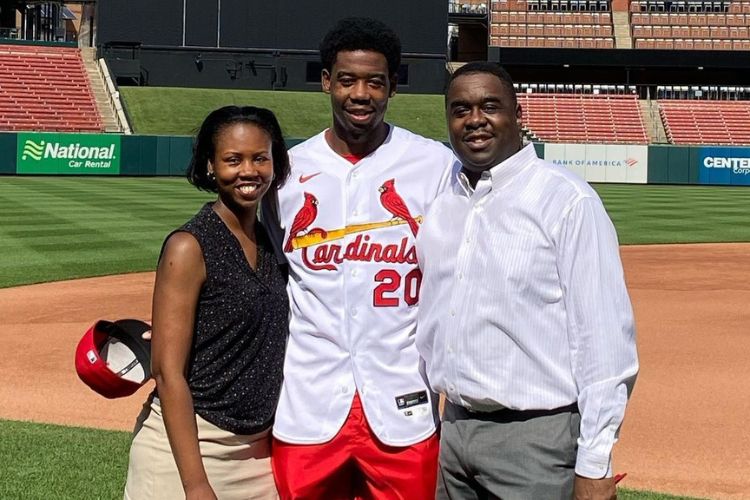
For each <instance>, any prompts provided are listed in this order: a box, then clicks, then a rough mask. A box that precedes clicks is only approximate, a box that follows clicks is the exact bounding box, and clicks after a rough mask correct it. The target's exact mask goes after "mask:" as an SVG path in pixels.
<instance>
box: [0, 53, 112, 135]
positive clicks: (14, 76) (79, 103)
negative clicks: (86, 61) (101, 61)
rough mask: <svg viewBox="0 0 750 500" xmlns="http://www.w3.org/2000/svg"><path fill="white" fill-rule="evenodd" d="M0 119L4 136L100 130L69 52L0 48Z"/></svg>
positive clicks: (77, 58)
mask: <svg viewBox="0 0 750 500" xmlns="http://www.w3.org/2000/svg"><path fill="white" fill-rule="evenodd" d="M19 110H20V111H19ZM0 117H2V121H0V129H3V130H14V131H17V130H41V131H66V132H68V131H70V132H76V131H80V132H101V131H102V130H103V127H102V122H101V117H100V115H99V111H98V109H97V106H96V102H95V100H94V98H93V94H92V92H91V87H90V85H89V81H88V76H87V75H86V70H85V68H84V66H83V60H82V59H81V55H80V52H79V51H78V49H76V48H73V47H51V46H35V45H0Z"/></svg>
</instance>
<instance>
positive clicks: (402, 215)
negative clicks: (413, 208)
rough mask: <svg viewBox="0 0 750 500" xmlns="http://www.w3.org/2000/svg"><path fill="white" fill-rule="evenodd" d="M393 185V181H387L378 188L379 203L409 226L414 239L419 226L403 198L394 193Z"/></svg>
mask: <svg viewBox="0 0 750 500" xmlns="http://www.w3.org/2000/svg"><path fill="white" fill-rule="evenodd" d="M393 183H394V179H389V180H387V181H385V182H384V183H383V185H382V186H380V187H379V188H378V191H380V203H381V205H383V208H385V209H386V210H388V211H389V212H390V213H391V214H393V216H394V217H398V218H399V219H403V220H405V221H406V223H407V224H409V228H410V229H411V232H412V233H414V237H416V236H417V231H419V224H417V221H415V220H414V217H412V216H411V213H409V209H408V208H407V206H406V203H404V200H403V198H401V196H400V195H399V194H398V193H397V192H396V188H395V186H394V185H393Z"/></svg>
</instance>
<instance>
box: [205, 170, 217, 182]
mask: <svg viewBox="0 0 750 500" xmlns="http://www.w3.org/2000/svg"><path fill="white" fill-rule="evenodd" d="M207 177H208V180H209V181H211V182H214V181H215V180H216V174H214V173H213V172H210V171H209V172H208V175H207Z"/></svg>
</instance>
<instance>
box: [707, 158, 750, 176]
mask: <svg viewBox="0 0 750 500" xmlns="http://www.w3.org/2000/svg"><path fill="white" fill-rule="evenodd" d="M703 166H704V167H706V168H728V169H731V170H732V172H734V173H735V174H744V175H747V174H750V158H726V157H721V156H706V157H705V158H704V159H703Z"/></svg>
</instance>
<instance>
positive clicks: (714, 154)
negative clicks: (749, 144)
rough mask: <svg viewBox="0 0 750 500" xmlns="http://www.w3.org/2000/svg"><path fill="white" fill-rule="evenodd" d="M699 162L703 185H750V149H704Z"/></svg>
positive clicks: (700, 179) (701, 151)
mask: <svg viewBox="0 0 750 500" xmlns="http://www.w3.org/2000/svg"><path fill="white" fill-rule="evenodd" d="M698 161H699V163H698V181H699V182H700V183H701V184H730V185H745V186H747V185H750V148H746V147H745V148H743V147H731V146H730V147H702V148H700V149H699V154H698Z"/></svg>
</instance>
